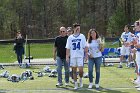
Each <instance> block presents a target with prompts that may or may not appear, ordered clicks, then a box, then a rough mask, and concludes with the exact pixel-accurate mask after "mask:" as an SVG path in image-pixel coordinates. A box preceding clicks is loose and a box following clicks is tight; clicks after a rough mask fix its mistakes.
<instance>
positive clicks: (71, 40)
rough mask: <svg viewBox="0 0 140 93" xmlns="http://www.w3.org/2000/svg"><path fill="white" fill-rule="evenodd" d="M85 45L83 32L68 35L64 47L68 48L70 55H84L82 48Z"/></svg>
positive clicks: (72, 56) (73, 56)
mask: <svg viewBox="0 0 140 93" xmlns="http://www.w3.org/2000/svg"><path fill="white" fill-rule="evenodd" d="M85 47H87V43H86V38H85V36H84V35H83V34H79V35H77V36H75V35H70V36H69V37H68V39H67V43H66V48H67V49H70V57H71V58H76V57H84V49H85Z"/></svg>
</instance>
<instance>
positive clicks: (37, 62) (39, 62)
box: [0, 58, 119, 66]
mask: <svg viewBox="0 0 140 93" xmlns="http://www.w3.org/2000/svg"><path fill="white" fill-rule="evenodd" d="M23 61H24V60H23ZM25 62H29V60H28V59H26V60H25ZM105 62H108V63H118V62H119V58H106V59H105ZM30 63H31V65H45V64H47V65H54V64H56V62H55V61H54V60H53V59H52V58H47V59H31V60H30ZM0 64H2V65H5V66H12V65H13V66H14V65H18V62H17V61H16V62H14V63H0Z"/></svg>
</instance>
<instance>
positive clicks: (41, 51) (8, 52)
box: [0, 44, 53, 63]
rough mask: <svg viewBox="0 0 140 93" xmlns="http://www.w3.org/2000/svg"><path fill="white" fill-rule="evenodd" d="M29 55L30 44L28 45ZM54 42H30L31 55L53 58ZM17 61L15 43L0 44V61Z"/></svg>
mask: <svg viewBox="0 0 140 93" xmlns="http://www.w3.org/2000/svg"><path fill="white" fill-rule="evenodd" d="M26 48H27V50H26V56H28V46H26ZM52 53H53V44H30V55H31V56H33V57H34V58H52ZM15 61H16V54H15V52H14V51H13V44H5V45H0V63H13V62H15Z"/></svg>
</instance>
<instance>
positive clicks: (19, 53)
mask: <svg viewBox="0 0 140 93" xmlns="http://www.w3.org/2000/svg"><path fill="white" fill-rule="evenodd" d="M16 54H17V60H18V63H19V65H21V64H22V55H23V54H24V48H23V47H19V48H17V49H16Z"/></svg>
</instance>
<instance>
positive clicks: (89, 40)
mask: <svg viewBox="0 0 140 93" xmlns="http://www.w3.org/2000/svg"><path fill="white" fill-rule="evenodd" d="M92 31H94V32H95V33H96V39H98V38H99V34H98V32H97V31H96V29H94V28H93V29H90V30H89V32H88V39H87V42H88V43H91V41H92V37H91V32H92Z"/></svg>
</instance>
